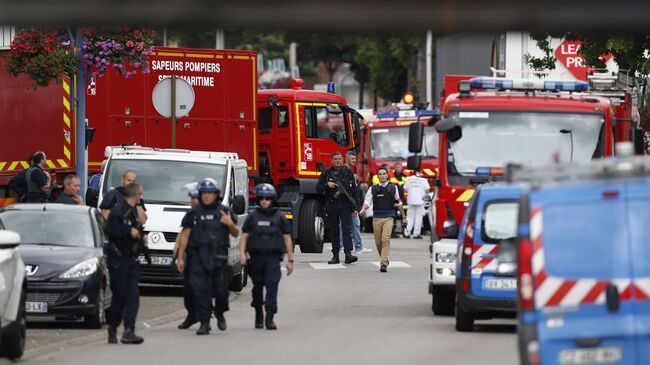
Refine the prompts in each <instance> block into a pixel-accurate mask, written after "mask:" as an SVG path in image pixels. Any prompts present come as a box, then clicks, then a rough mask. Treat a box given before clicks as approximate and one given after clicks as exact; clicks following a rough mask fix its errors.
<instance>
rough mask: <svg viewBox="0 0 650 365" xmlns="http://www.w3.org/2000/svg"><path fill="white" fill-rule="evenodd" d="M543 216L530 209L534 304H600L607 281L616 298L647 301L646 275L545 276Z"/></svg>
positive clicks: (649, 287)
mask: <svg viewBox="0 0 650 365" xmlns="http://www.w3.org/2000/svg"><path fill="white" fill-rule="evenodd" d="M542 231H543V219H542V211H541V209H539V208H535V209H532V210H531V218H530V239H531V242H532V244H533V258H532V260H533V262H532V267H533V277H534V284H535V288H536V289H535V306H536V307H537V308H544V307H555V306H559V307H570V306H578V305H581V304H604V303H605V289H606V288H607V286H609V285H610V283H614V284H615V285H616V287H617V288H618V292H619V294H620V298H621V300H623V301H629V300H650V278H641V279H637V280H634V281H631V280H630V279H614V280H597V279H579V280H570V279H563V278H559V277H554V276H549V275H548V274H547V273H546V270H545V262H544V247H543V244H542Z"/></svg>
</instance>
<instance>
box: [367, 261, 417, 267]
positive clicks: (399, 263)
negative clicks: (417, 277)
mask: <svg viewBox="0 0 650 365" xmlns="http://www.w3.org/2000/svg"><path fill="white" fill-rule="evenodd" d="M372 264H373V265H375V266H377V267H379V266H380V265H381V264H380V263H379V261H373V262H372ZM388 267H411V265H409V264H407V263H406V262H404V261H391V262H390V263H389V264H388Z"/></svg>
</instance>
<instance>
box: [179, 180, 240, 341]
mask: <svg viewBox="0 0 650 365" xmlns="http://www.w3.org/2000/svg"><path fill="white" fill-rule="evenodd" d="M219 193H220V191H219V189H218V188H217V182H216V181H215V180H214V179H210V178H206V179H204V180H203V181H201V183H200V184H199V194H200V195H199V201H200V204H199V206H198V207H196V208H194V209H192V210H191V211H190V216H188V217H187V218H188V219H187V220H186V222H185V223H184V225H183V230H182V231H181V234H180V235H181V238H180V241H179V247H178V255H177V260H176V265H177V267H178V271H181V272H183V270H184V269H185V266H186V265H185V262H184V258H183V257H184V254H185V250H186V248H187V247H188V242H189V249H190V251H192V259H191V261H190V263H189V265H187V270H190V272H189V275H190V283H191V285H192V290H193V292H194V300H196V309H197V317H198V320H199V321H200V322H201V327H199V329H198V331H196V334H197V335H207V334H209V333H210V315H211V313H212V311H213V310H214V314H215V316H216V317H217V327H218V328H219V330H221V331H225V330H226V318H225V317H224V313H225V312H227V311H228V284H229V281H230V272H229V271H230V267H229V266H228V247H229V244H230V243H229V237H228V236H229V235H231V236H233V237H237V236H238V235H239V228H237V224H236V222H237V217H236V216H235V215H234V214H233V212H232V211H230V209H228V208H227V207H225V206H223V205H221V204H220V203H219V201H220V199H219ZM213 296H214V299H215V303H214V306H213V305H212V297H213Z"/></svg>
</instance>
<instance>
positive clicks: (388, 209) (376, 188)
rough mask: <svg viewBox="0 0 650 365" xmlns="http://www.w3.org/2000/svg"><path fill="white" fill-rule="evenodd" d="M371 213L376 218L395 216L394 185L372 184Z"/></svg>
mask: <svg viewBox="0 0 650 365" xmlns="http://www.w3.org/2000/svg"><path fill="white" fill-rule="evenodd" d="M371 189H372V213H373V215H374V216H375V217H377V218H389V217H394V216H395V185H393V184H391V183H388V185H386V186H385V187H384V186H381V185H373V186H372V188H371Z"/></svg>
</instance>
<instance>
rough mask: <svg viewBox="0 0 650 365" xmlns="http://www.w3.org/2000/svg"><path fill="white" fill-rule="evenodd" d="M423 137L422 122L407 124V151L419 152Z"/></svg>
mask: <svg viewBox="0 0 650 365" xmlns="http://www.w3.org/2000/svg"><path fill="white" fill-rule="evenodd" d="M423 138H424V124H422V123H421V122H415V123H411V125H410V126H409V152H413V153H419V152H420V151H422V139H423Z"/></svg>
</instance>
